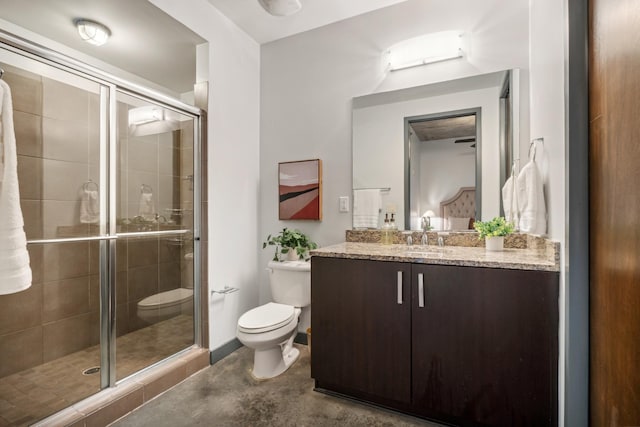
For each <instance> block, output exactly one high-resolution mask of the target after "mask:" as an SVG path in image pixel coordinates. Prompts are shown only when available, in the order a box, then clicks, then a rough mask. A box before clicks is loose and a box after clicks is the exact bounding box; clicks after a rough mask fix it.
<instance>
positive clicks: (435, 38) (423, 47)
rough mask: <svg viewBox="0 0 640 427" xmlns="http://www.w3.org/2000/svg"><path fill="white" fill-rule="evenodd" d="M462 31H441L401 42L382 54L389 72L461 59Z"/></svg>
mask: <svg viewBox="0 0 640 427" xmlns="http://www.w3.org/2000/svg"><path fill="white" fill-rule="evenodd" d="M462 56H463V51H462V31H442V32H439V33H431V34H425V35H422V36H418V37H414V38H411V39H407V40H404V41H401V42H399V43H396V44H394V45H393V46H391V47H390V48H389V49H387V51H386V52H385V53H384V57H385V61H386V64H387V67H388V69H389V70H390V71H397V70H402V69H405V68H411V67H417V66H420V65H426V64H432V63H434V62H442V61H447V60H449V59H455V58H461V57H462Z"/></svg>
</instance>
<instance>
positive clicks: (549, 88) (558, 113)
mask: <svg viewBox="0 0 640 427" xmlns="http://www.w3.org/2000/svg"><path fill="white" fill-rule="evenodd" d="M566 10H567V2H566V0H562V1H558V0H535V1H534V0H532V1H531V2H530V21H529V25H530V34H529V37H530V84H531V93H530V98H531V99H530V102H531V121H530V126H531V137H532V138H538V137H543V138H544V150H543V152H542V153H541V154H542V156H540V157H539V166H540V170H541V172H542V175H543V178H544V184H545V196H546V197H545V199H546V202H547V212H548V214H549V221H548V226H547V233H548V234H549V237H551V238H552V239H554V240H557V241H559V242H560V244H561V246H562V250H561V251H560V254H561V259H560V266H561V271H560V301H559V304H560V325H559V339H560V345H559V349H560V355H559V366H558V380H559V390H558V392H559V393H558V395H559V405H558V410H559V418H558V419H559V423H558V425H559V426H563V425H564V389H565V383H564V378H565V362H564V360H565V354H566V353H565V325H566V319H565V300H566V298H567V297H568V295H567V293H566V288H565V269H564V265H565V260H564V244H565V238H564V237H565V197H566V194H565V192H566V190H565V166H566V161H565V108H564V107H565V100H564V94H565V87H564V79H565V61H566V56H565V46H564V44H563V43H562V42H561V41H565V32H566V29H567V21H566V18H567V17H566ZM585 143H586V142H585ZM528 149H529V146H528V144H523V145H522V146H521V148H520V153H521V158H522V159H525V158H526V152H527V150H528Z"/></svg>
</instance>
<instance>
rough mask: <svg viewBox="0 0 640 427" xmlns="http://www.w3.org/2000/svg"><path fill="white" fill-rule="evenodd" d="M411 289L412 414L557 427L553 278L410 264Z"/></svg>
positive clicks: (455, 420) (554, 275) (479, 422)
mask: <svg viewBox="0 0 640 427" xmlns="http://www.w3.org/2000/svg"><path fill="white" fill-rule="evenodd" d="M419 274H422V277H423V282H424V307H420V306H419V305H420V304H419V294H418V281H419ZM411 286H412V294H413V295H412V299H413V302H412V343H413V345H412V363H413V365H412V370H413V385H412V389H413V410H414V412H415V413H417V414H419V415H422V416H425V417H428V418H433V419H438V420H441V421H445V422H451V423H453V424H456V425H463V426H464V425H491V426H547V425H551V426H555V425H557V408H558V407H557V401H558V393H557V365H558V359H557V354H558V274H557V273H551V272H537V271H521V270H500V269H489V268H472V267H450V266H439V265H429V266H421V265H416V264H414V266H413V272H412V285H411Z"/></svg>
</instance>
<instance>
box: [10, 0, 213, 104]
mask: <svg viewBox="0 0 640 427" xmlns="http://www.w3.org/2000/svg"><path fill="white" fill-rule="evenodd" d="M75 18H87V19H91V20H94V21H98V22H101V23H102V24H104V25H106V26H107V27H109V29H110V30H111V33H112V36H111V38H110V39H109V42H108V43H107V44H105V45H103V46H93V45H91V44H89V43H86V42H84V41H82V40H81V39H80V37H79V36H78V33H77V31H76V28H75V26H74V25H73V20H74V19H75ZM0 19H3V20H5V21H8V22H10V23H13V24H15V25H18V26H20V27H22V28H25V29H27V30H29V31H32V32H34V33H37V34H39V35H41V36H44V37H46V38H48V39H51V40H54V41H56V42H58V43H62V44H64V45H66V46H68V47H70V48H72V49H75V50H77V51H80V52H82V53H84V54H86V55H89V56H91V57H94V58H97V59H99V60H101V61H103V62H106V63H108V64H111V65H113V66H115V67H118V68H120V69H122V70H125V71H127V72H130V73H133V74H136V75H138V76H141V77H143V78H145V79H147V80H150V81H152V82H154V83H157V84H159V85H160V86H163V87H166V88H169V89H170V90H172V91H173V92H175V93H184V92H189V91H191V90H193V83H194V81H195V60H196V55H195V46H196V45H198V44H201V43H204V42H205V40H204V39H202V38H201V37H199V36H198V35H197V34H195V33H194V32H193V31H191V30H189V29H188V28H187V27H185V26H184V25H182V24H180V23H179V22H177V21H175V20H174V19H173V18H171V17H170V16H168V15H167V14H165V13H164V12H162V11H161V10H160V9H158V8H156V7H155V6H153V5H152V4H151V3H149V2H148V1H140V0H28V1H15V0H0Z"/></svg>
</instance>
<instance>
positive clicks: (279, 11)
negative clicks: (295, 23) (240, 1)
mask: <svg viewBox="0 0 640 427" xmlns="http://www.w3.org/2000/svg"><path fill="white" fill-rule="evenodd" d="M258 3H260V6H262V7H263V8H264V10H266V11H267V12H269V13H270V14H271V15H274V16H289V15H293V14H294V13H296V12H297V11H299V10H300V9H302V5H301V4H300V1H299V0H258Z"/></svg>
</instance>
